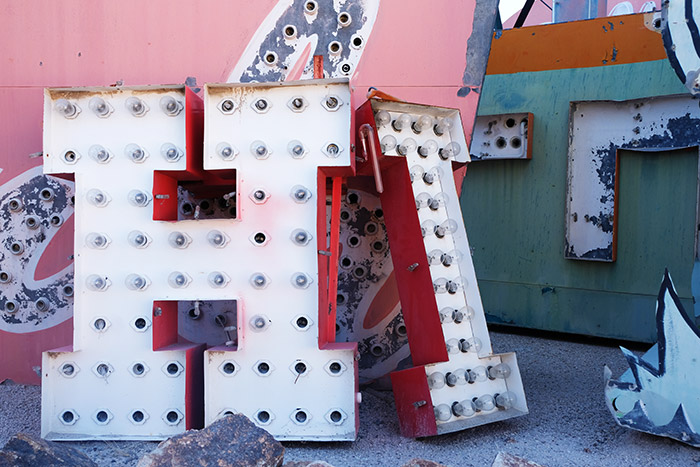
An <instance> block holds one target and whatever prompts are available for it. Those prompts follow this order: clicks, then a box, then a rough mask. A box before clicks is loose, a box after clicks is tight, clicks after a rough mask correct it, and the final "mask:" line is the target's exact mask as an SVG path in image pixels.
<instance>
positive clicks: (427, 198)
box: [416, 191, 450, 211]
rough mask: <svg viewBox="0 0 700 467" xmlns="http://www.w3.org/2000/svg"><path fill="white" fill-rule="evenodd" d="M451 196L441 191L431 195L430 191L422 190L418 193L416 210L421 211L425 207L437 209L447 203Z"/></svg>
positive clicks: (432, 209)
mask: <svg viewBox="0 0 700 467" xmlns="http://www.w3.org/2000/svg"><path fill="white" fill-rule="evenodd" d="M449 199H450V198H449V196H447V194H445V192H443V191H441V192H440V193H436V194H435V196H431V195H430V193H427V192H425V191H424V192H422V193H418V195H416V210H418V211H420V210H421V209H423V208H430V210H431V211H437V210H438V209H440V208H441V207H444V206H445V205H447V202H448V200H449Z"/></svg>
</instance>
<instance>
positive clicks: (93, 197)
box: [86, 185, 312, 208]
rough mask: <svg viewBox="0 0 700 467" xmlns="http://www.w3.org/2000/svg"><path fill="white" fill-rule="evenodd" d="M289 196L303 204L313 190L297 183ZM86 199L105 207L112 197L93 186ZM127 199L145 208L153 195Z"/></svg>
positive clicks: (257, 193) (261, 198) (257, 195)
mask: <svg viewBox="0 0 700 467" xmlns="http://www.w3.org/2000/svg"><path fill="white" fill-rule="evenodd" d="M289 196H290V197H291V198H292V200H294V202H295V203H299V204H301V203H306V202H308V201H309V200H310V199H311V197H312V193H311V190H309V189H308V188H306V187H303V186H301V185H295V186H293V187H292V189H291V190H290V192H289ZM268 197H269V196H268V194H267V192H266V191H265V190H262V189H256V190H254V191H253V192H252V193H251V198H252V199H253V201H255V202H256V203H262V202H265V201H266V200H267V198H268ZM156 198H158V195H156ZM86 199H87V201H88V202H89V203H90V204H92V205H93V206H95V207H98V208H103V207H105V206H107V205H108V204H109V202H110V201H112V198H111V197H110V196H109V194H107V193H106V192H104V191H102V190H100V189H98V188H91V189H90V190H88V192H87V193H86ZM127 200H128V201H129V203H130V204H132V205H133V206H136V207H141V208H143V207H146V206H148V203H150V201H151V195H150V194H148V193H147V192H145V191H143V190H131V191H129V193H128V194H127Z"/></svg>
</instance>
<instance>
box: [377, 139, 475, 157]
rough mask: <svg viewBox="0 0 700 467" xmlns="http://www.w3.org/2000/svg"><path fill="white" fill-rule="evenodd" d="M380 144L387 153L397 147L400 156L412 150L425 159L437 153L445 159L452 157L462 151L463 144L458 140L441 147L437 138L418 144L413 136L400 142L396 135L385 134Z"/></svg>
mask: <svg viewBox="0 0 700 467" xmlns="http://www.w3.org/2000/svg"><path fill="white" fill-rule="evenodd" d="M380 146H381V149H382V152H383V153H385V154H386V153H387V152H389V151H393V150H394V149H396V152H397V154H399V155H400V156H407V155H408V154H410V153H412V152H417V153H418V155H419V156H420V157H421V158H423V159H425V158H427V157H428V156H430V155H431V154H436V153H437V155H438V156H439V157H440V159H442V160H443V161H446V160H449V159H452V158H454V157H456V156H458V155H459V153H460V152H462V148H461V146H460V145H459V143H457V142H456V141H452V142H451V143H447V144H446V145H445V147H443V148H440V147H439V146H438V143H437V142H436V141H435V140H432V139H429V140H427V141H426V142H425V143H423V144H421V145H420V146H418V143H416V140H415V139H413V138H410V137H409V138H405V139H404V140H403V141H401V143H399V142H398V141H397V139H396V137H395V136H394V135H384V136H383V137H382V140H381V141H380Z"/></svg>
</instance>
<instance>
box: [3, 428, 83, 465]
mask: <svg viewBox="0 0 700 467" xmlns="http://www.w3.org/2000/svg"><path fill="white" fill-rule="evenodd" d="M38 465H41V466H47V467H54V466H70V467H97V464H95V463H94V462H93V461H91V460H90V458H89V457H88V456H86V455H85V454H83V453H82V452H80V451H78V450H77V449H74V448H72V447H69V446H66V445H65V444H60V443H54V442H53V441H46V440H43V439H41V438H38V437H35V436H32V435H29V434H26V433H19V434H17V435H15V436H13V437H12V438H10V440H9V441H8V442H7V444H5V447H4V448H2V451H0V467H5V466H13V467H24V466H26V467H34V466H38Z"/></svg>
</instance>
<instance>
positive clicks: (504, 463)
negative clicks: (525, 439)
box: [491, 452, 542, 467]
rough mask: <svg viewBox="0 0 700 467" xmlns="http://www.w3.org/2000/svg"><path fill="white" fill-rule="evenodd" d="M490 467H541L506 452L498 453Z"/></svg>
mask: <svg viewBox="0 0 700 467" xmlns="http://www.w3.org/2000/svg"><path fill="white" fill-rule="evenodd" d="M491 467H542V466H541V465H540V464H536V463H534V462H532V461H529V460H527V459H523V458H522V457H518V456H514V455H512V454H508V453H507V452H499V453H498V455H497V456H496V459H494V461H493V464H491Z"/></svg>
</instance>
